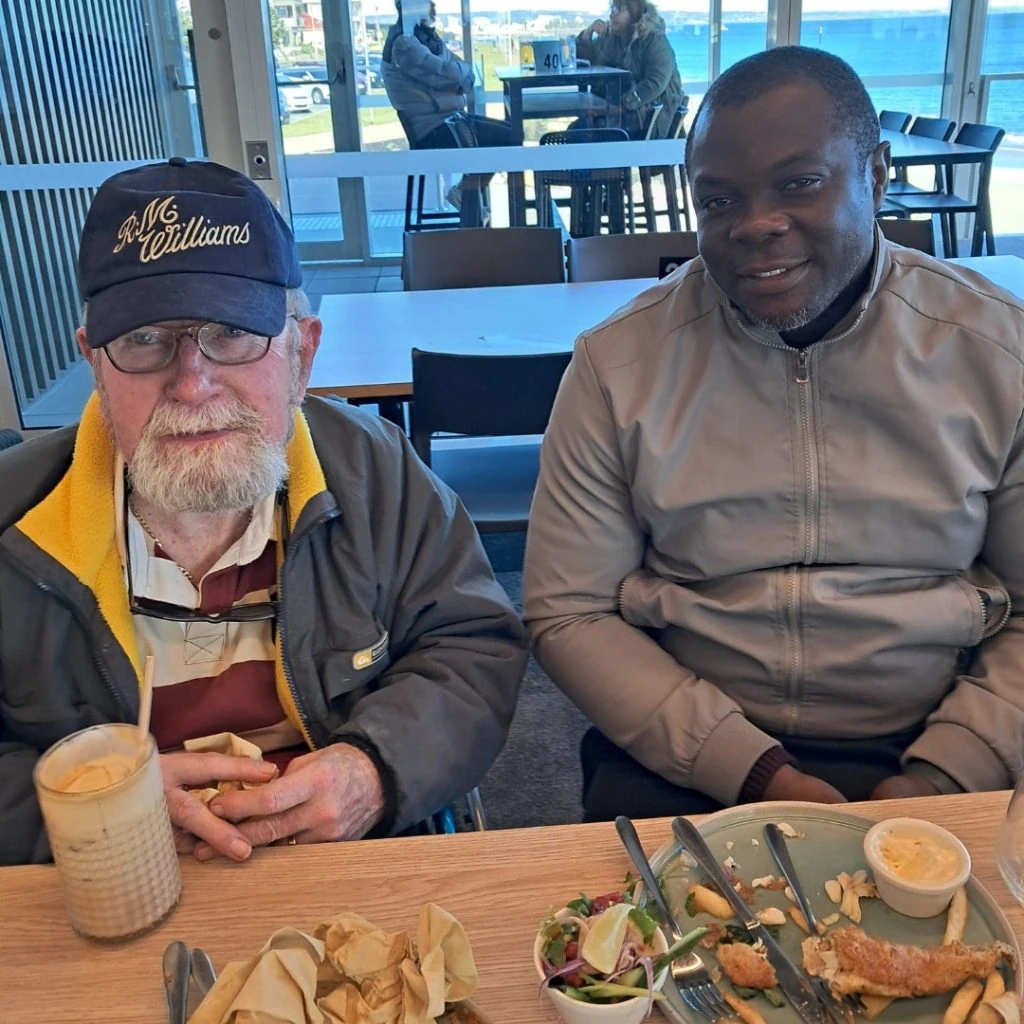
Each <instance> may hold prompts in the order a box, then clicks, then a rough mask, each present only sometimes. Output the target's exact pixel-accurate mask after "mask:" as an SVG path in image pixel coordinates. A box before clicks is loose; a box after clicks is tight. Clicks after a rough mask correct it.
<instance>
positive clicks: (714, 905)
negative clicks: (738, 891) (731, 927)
mask: <svg viewBox="0 0 1024 1024" xmlns="http://www.w3.org/2000/svg"><path fill="white" fill-rule="evenodd" d="M690 892H691V893H693V904H694V906H695V907H696V908H697V910H698V911H699V912H700V913H702V914H711V915H712V917H717V918H720V919H721V920H722V921H729V920H731V919H732V918H733V917H735V916H736V915H735V914H734V913H733V912H732V907H731V906H730V905H729V901H728V900H727V899H726V898H725V897H724V896H719V895H718V893H717V892H715V891H714V890H713V889H709V888H708V887H707V886H706V885H691V886H690Z"/></svg>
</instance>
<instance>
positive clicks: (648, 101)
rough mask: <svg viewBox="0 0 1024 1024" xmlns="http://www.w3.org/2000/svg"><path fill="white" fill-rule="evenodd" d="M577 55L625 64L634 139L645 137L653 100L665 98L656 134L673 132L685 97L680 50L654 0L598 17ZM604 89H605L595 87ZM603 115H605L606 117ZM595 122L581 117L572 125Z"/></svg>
mask: <svg viewBox="0 0 1024 1024" xmlns="http://www.w3.org/2000/svg"><path fill="white" fill-rule="evenodd" d="M576 56H577V57H582V58H583V59H584V60H589V61H590V63H591V64H603V65H604V66H606V67H613V68H625V69H626V71H628V72H629V73H630V77H631V80H630V84H629V86H628V87H624V88H623V93H622V106H623V108H624V109H623V111H622V127H623V128H624V129H625V130H626V131H627V132H628V133H629V137H630V138H631V139H639V138H643V135H644V126H645V125H646V123H647V116H648V114H649V112H650V109H651V106H652V104H655V103H660V104H662V110H661V113H660V114H659V115H658V120H657V123H656V124H655V126H654V131H653V132H652V134H651V137H652V138H655V139H663V138H666V137H667V136H668V130H669V125H671V123H672V118H673V117H675V114H676V110H677V108H678V107H679V104H680V103H682V102H683V86H682V83H681V82H680V80H679V69H678V68H677V67H676V55H675V51H674V50H673V49H672V46H671V44H670V43H669V41H668V38H667V37H666V35H665V21H664V19H663V18H662V17H661V15H660V14H658V11H657V9H656V8H655V6H654V4H652V3H649V2H648V0H624V2H623V3H617V4H615V5H614V6H613V7H612V9H611V12H610V14H609V17H608V21H603V20H602V19H601V18H598V19H597V20H596V21H595V22H594V23H593V24H592V25H591V26H590V28H587V29H584V30H583V31H582V32H581V33H580V34H579V35H578V36H577V37H576ZM594 92H595V93H598V94H600V90H599V89H595V90H594ZM602 120H603V119H602ZM588 126H589V125H588V124H587V123H585V121H584V120H583V119H582V118H581V119H580V120H578V121H575V122H574V123H573V124H572V125H571V127H572V128H586V127H588Z"/></svg>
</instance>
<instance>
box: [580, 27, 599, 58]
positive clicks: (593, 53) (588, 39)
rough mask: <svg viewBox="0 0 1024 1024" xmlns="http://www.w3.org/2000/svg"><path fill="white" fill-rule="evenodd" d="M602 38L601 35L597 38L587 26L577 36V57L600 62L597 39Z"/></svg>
mask: <svg viewBox="0 0 1024 1024" xmlns="http://www.w3.org/2000/svg"><path fill="white" fill-rule="evenodd" d="M600 38H601V37H600V36H598V37H596V38H595V36H594V33H593V32H591V31H590V29H589V28H585V29H584V30H583V31H582V32H581V33H580V34H579V35H578V36H577V37H576V56H577V58H578V59H580V60H589V61H590V63H591V64H599V63H600V60H599V58H598V52H597V41H596V40H597V39H600Z"/></svg>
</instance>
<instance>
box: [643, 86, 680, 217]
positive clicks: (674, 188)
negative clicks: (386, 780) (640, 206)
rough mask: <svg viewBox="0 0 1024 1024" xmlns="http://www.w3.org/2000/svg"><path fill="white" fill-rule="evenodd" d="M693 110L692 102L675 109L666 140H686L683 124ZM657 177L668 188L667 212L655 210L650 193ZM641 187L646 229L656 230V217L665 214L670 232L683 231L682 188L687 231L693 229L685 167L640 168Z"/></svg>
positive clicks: (651, 125)
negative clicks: (681, 214) (681, 216)
mask: <svg viewBox="0 0 1024 1024" xmlns="http://www.w3.org/2000/svg"><path fill="white" fill-rule="evenodd" d="M689 110H690V101H689V100H688V99H685V98H684V99H683V102H682V103H680V104H679V106H678V107H677V108H676V112H675V113H674V114H673V115H672V123H671V124H670V125H669V128H668V135H666V136H665V137H666V138H667V139H679V140H682V141H685V139H686V126H685V124H684V121H685V119H686V115H687V114H688V113H689ZM653 124H654V122H653V120H652V121H651V124H650V125H649V126H648V137H649V133H650V130H651V128H652V127H653ZM677 167H678V173H679V184H678V185H677V184H676V172H677ZM655 176H658V177H660V178H661V180H662V184H663V185H664V186H665V197H666V202H667V206H666V208H665V209H664V210H655V209H654V201H653V193H652V191H651V180H652V179H653V178H654V177H655ZM640 186H641V190H642V194H643V202H644V226H645V227H646V228H647V230H648V231H657V230H658V228H657V218H658V217H660V216H661V215H662V214H665V215H667V216H668V225H669V230H671V231H679V230H680V221H679V213H680V202H679V192H678V189H679V187H680V186H681V187H682V200H683V201H682V204H681V205H682V213H683V216H684V217H685V218H686V230H687V231H689V230H691V229H690V200H689V195H688V192H687V189H686V170H685V168H684V167H683V165H682V164H678V165H677V164H666V165H665V166H662V167H641V168H640Z"/></svg>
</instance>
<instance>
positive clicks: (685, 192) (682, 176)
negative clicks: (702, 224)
mask: <svg viewBox="0 0 1024 1024" xmlns="http://www.w3.org/2000/svg"><path fill="white" fill-rule="evenodd" d="M679 186H680V188H681V189H682V199H683V219H684V220H685V221H686V230H687V231H692V230H693V228H692V227H691V226H690V190H689V188H687V185H686V168H685V167H684V166H683V164H680V165H679Z"/></svg>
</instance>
